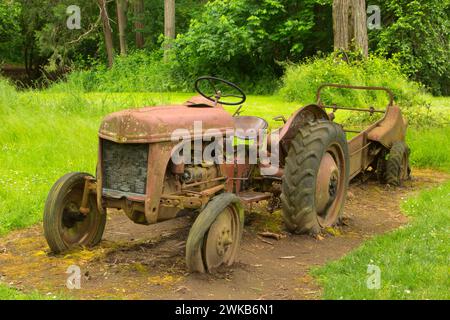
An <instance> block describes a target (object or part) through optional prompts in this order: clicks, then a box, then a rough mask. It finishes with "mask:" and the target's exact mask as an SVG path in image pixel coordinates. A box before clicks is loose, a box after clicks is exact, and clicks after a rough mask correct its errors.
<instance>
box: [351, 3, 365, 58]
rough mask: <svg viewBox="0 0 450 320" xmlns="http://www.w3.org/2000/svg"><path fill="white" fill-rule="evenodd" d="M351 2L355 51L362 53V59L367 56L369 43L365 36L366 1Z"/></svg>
mask: <svg viewBox="0 0 450 320" xmlns="http://www.w3.org/2000/svg"><path fill="white" fill-rule="evenodd" d="M352 1H353V4H352V11H353V26H354V44H355V49H357V50H360V51H362V54H363V55H364V57H367V56H368V54H369V43H368V42H369V41H368V36H367V13H366V1H365V0H352Z"/></svg>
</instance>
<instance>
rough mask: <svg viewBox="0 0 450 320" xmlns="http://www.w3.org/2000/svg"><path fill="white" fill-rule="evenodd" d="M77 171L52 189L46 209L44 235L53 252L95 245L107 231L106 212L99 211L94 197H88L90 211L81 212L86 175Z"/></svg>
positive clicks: (60, 180) (65, 177) (59, 181)
mask: <svg viewBox="0 0 450 320" xmlns="http://www.w3.org/2000/svg"><path fill="white" fill-rule="evenodd" d="M86 176H89V177H92V176H91V175H90V174H88V173H81V172H74V173H68V174H66V175H65V176H63V177H61V178H60V179H59V180H58V181H57V182H56V183H55V184H54V185H53V187H52V189H51V190H50V192H49V194H48V196H47V201H46V202H45V209H44V235H45V239H46V240H47V243H48V245H49V247H50V249H51V250H52V252H54V253H61V252H64V251H67V250H69V249H72V248H74V247H79V246H87V247H88V246H95V245H96V244H98V243H99V242H100V241H101V239H102V235H103V231H104V230H105V224H106V214H101V213H99V210H98V208H97V201H96V199H95V197H94V196H91V197H90V198H89V207H90V212H89V213H88V214H87V215H83V214H82V213H80V210H79V209H80V206H81V199H82V196H83V190H84V184H85V177H86Z"/></svg>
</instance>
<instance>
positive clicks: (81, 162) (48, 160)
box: [0, 83, 450, 299]
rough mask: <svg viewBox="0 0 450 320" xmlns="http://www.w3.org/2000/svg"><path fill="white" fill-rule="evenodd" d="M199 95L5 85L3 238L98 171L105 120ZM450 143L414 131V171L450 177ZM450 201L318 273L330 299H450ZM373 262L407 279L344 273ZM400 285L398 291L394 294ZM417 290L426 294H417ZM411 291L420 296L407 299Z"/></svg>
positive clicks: (1, 90)
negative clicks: (55, 192)
mask: <svg viewBox="0 0 450 320" xmlns="http://www.w3.org/2000/svg"><path fill="white" fill-rule="evenodd" d="M192 95H193V94H185V93H182V94H181V93H120V94H118V93H87V94H85V93H79V92H72V93H52V92H45V91H44V92H22V93H19V92H16V91H15V90H13V89H12V88H11V87H9V86H6V85H3V84H2V83H0V142H1V145H0V148H1V152H0V186H1V187H0V235H4V234H6V233H8V232H9V231H11V230H14V229H18V228H24V227H27V226H30V225H33V224H35V223H38V222H40V221H41V220H42V210H43V205H44V201H45V198H46V196H47V192H48V190H49V189H50V187H51V185H52V184H53V183H54V182H55V181H56V180H57V179H58V178H59V177H60V176H61V175H63V174H65V173H67V172H70V171H86V172H95V165H96V156H97V130H98V126H99V124H100V121H101V119H102V117H103V116H104V115H106V114H108V113H110V112H113V111H117V110H122V109H126V108H134V107H139V106H152V105H159V104H170V103H181V102H184V101H186V100H187V99H188V98H189V97H190V96H192ZM310 102H312V101H308V103H310ZM299 107H301V104H299V103H286V102H285V101H283V99H282V98H281V97H279V96H249V97H248V99H247V102H246V103H245V107H244V108H243V110H244V112H243V113H242V114H243V115H258V116H262V117H264V118H266V119H267V120H269V123H270V125H271V127H272V128H274V127H277V126H280V123H279V122H276V121H274V120H272V118H273V117H274V116H277V115H281V114H282V115H285V116H289V115H290V114H291V113H292V112H294V111H295V110H296V109H297V108H299ZM433 108H436V109H438V108H439V110H446V111H447V110H448V111H450V99H444V98H438V99H436V100H433ZM227 109H228V110H229V111H230V112H232V111H234V110H235V108H234V107H230V108H227ZM449 140H450V128H449V127H441V128H433V129H420V130H418V129H413V128H410V130H409V133H408V143H409V144H410V146H411V149H412V159H411V160H412V163H413V165H414V166H417V167H431V168H436V169H441V170H449V171H450V160H449V159H450V147H449V145H448V141H449ZM437 146H439V147H437ZM449 195H450V185H446V186H443V187H441V188H440V189H437V190H436V191H435V192H428V193H424V194H423V195H422V196H421V197H419V198H418V199H415V200H410V202H408V204H406V205H405V210H406V212H407V213H409V214H411V215H412V216H414V219H413V221H412V223H411V226H410V227H408V228H406V229H403V230H400V231H396V232H394V233H392V234H389V235H386V236H380V237H377V238H376V239H374V240H373V241H370V242H368V243H367V244H365V245H364V246H363V247H362V248H361V249H359V250H358V251H357V252H355V253H353V254H351V255H349V256H348V257H346V258H344V260H342V261H338V262H335V263H332V264H330V265H328V266H326V267H325V268H324V269H321V270H318V271H316V272H315V273H316V274H317V275H318V276H319V278H320V280H321V282H322V283H323V284H324V286H325V298H332V299H339V298H341V297H343V298H358V297H363V298H409V297H416V298H445V297H447V298H448V291H449V290H448V289H449V286H448V271H449V270H448V267H443V263H444V262H445V263H446V264H445V266H448V257H449V254H448V250H445V248H448V247H449V242H448V238H449V237H448V226H449V220H448V214H449V212H450V202H449V201H448V199H449V198H450V197H449ZM424 221H425V222H426V223H423V222H424ZM397 233H399V234H397ZM425 240H427V241H425ZM393 246H394V247H393ZM405 247H411V248H417V250H419V252H416V251H415V250H416V249H414V250H412V249H411V250H412V251H410V252H409V253H408V254H405V255H399V254H398V252H396V249H401V248H405ZM430 248H432V249H433V248H435V250H430ZM394 258H395V259H396V260H395V261H396V262H395V263H394V262H393V261H394V260H393V259H394ZM371 259H372V260H374V261H381V262H379V263H380V264H382V265H383V263H386V265H390V266H391V269H398V270H399V271H398V272H399V273H401V274H400V275H398V276H397V275H395V276H392V278H389V281H390V282H388V283H387V282H383V285H389V286H390V287H386V288H385V289H383V290H380V291H379V293H378V294H375V293H373V292H371V293H365V291H364V288H363V287H361V286H356V285H354V284H353V283H352V282H351V281H350V280H351V279H349V278H348V277H349V275H348V274H346V273H345V272H342V270H344V269H346V270H347V271H348V270H350V269H348V268H354V270H355V271H356V270H360V269H361V268H362V269H364V268H365V267H364V266H366V265H367V263H368V261H369V260H371ZM383 259H384V260H383ZM411 259H415V260H411ZM366 260H367V261H366ZM412 261H413V262H414V264H412ZM408 265H410V266H414V268H411V269H410V271H409V273H408V272H406V271H405V268H407V266H408ZM394 266H395V267H394ZM358 268H359V269H358ZM362 269H361V270H362ZM363 271H364V272H365V270H363ZM415 279H418V280H417V281H415ZM443 280H446V281H447V282H445V281H444V282H442V281H443ZM416 282H417V283H416ZM345 285H347V286H345ZM397 286H398V288H399V289H398V290H397V289H395V290H394V289H392V288H397ZM414 286H417V287H418V288H420V289H418V290H417V291H415V287H414ZM389 288H390V289H389ZM404 288H409V289H404ZM446 289H447V290H446ZM408 291H410V292H412V293H411V294H406V293H405V294H403V293H402V292H408ZM349 292H352V294H350V293H349ZM358 292H360V293H361V294H358ZM345 293H348V294H347V295H346V294H345ZM40 297H41V296H39V295H38V294H32V295H31V296H28V295H23V294H21V293H18V292H17V291H15V290H11V289H8V288H6V287H5V286H4V285H0V299H8V298H9V299H22V298H40Z"/></svg>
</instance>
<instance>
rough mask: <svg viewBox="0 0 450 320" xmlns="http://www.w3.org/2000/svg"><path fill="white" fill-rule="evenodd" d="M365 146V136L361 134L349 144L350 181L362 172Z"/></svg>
mask: <svg viewBox="0 0 450 320" xmlns="http://www.w3.org/2000/svg"><path fill="white" fill-rule="evenodd" d="M364 145H365V138H364V134H359V135H357V136H356V137H354V138H353V139H352V140H350V141H349V143H348V152H349V155H350V179H352V178H353V177H355V176H356V175H357V174H358V173H360V172H361V168H362V162H363V153H362V150H363V148H364Z"/></svg>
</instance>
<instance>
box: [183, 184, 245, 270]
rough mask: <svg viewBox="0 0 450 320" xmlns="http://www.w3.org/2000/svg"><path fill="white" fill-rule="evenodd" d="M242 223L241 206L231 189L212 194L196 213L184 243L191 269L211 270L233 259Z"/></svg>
mask: <svg viewBox="0 0 450 320" xmlns="http://www.w3.org/2000/svg"><path fill="white" fill-rule="evenodd" d="M243 227H244V209H243V207H242V205H241V203H240V200H239V198H238V197H237V196H236V195H234V194H232V193H223V194H220V195H218V196H216V197H214V198H213V199H212V200H211V201H210V202H209V203H208V205H207V206H206V207H205V209H203V211H202V212H201V213H200V214H199V215H198V217H197V218H196V220H195V222H194V224H193V225H192V228H191V230H190V232H189V236H188V240H187V243H186V264H187V267H188V269H189V271H190V272H202V273H204V272H213V271H214V269H216V268H218V267H219V266H221V265H228V266H230V265H232V264H233V263H234V261H235V259H236V256H237V252H238V249H239V244H240V241H241V237H242V231H243Z"/></svg>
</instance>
